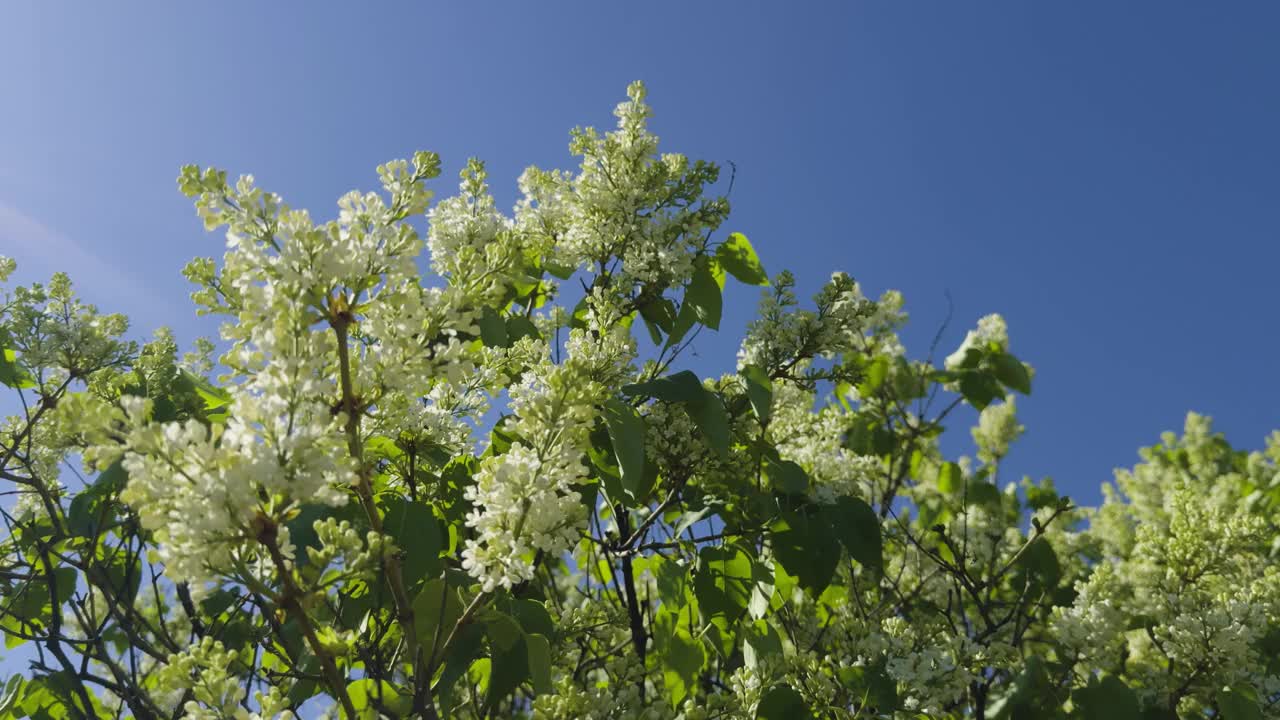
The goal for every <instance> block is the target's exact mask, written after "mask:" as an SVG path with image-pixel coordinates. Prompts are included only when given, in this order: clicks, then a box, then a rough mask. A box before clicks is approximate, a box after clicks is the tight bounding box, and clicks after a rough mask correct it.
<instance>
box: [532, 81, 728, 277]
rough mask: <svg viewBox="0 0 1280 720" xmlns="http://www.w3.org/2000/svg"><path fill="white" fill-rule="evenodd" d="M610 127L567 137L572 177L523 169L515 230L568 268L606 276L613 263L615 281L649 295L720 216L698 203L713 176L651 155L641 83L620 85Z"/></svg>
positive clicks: (679, 271) (717, 206)
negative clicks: (576, 160)
mask: <svg viewBox="0 0 1280 720" xmlns="http://www.w3.org/2000/svg"><path fill="white" fill-rule="evenodd" d="M627 96H628V98H629V99H628V100H627V101H626V102H623V103H621V104H620V105H618V108H617V110H616V111H615V112H614V114H615V115H616V116H617V117H618V127H617V130H615V131H613V132H609V133H606V134H604V135H600V134H599V133H598V132H597V131H596V130H594V129H592V128H587V129H585V130H576V131H575V132H574V134H573V140H572V142H571V144H570V150H571V151H572V152H573V153H575V154H577V155H580V156H581V157H582V164H581V170H580V172H579V174H578V175H577V176H576V177H571V176H569V175H567V174H564V173H554V172H545V171H542V170H538V169H537V168H530V169H529V170H528V171H526V172H525V174H524V175H523V176H522V177H521V179H520V187H521V189H522V190H523V191H524V198H523V199H522V200H521V201H520V203H519V205H518V206H517V208H516V227H517V229H518V230H519V231H520V232H521V234H523V235H525V236H526V237H527V238H528V239H529V241H530V242H532V243H534V244H535V245H539V246H542V247H549V248H553V250H552V257H553V260H554V261H555V262H557V263H559V264H561V265H564V266H566V267H570V268H595V269H596V270H599V271H604V270H606V266H608V265H609V263H611V262H612V261H613V260H614V259H615V258H616V259H618V260H620V261H621V264H620V265H621V266H620V267H618V268H616V269H614V268H608V269H610V270H611V271H614V276H615V279H616V280H617V282H618V284H619V285H621V286H624V287H630V286H631V285H633V284H644V285H647V286H650V287H651V288H654V289H657V290H663V289H666V288H672V287H677V286H679V285H682V284H683V283H685V282H686V281H687V280H688V279H689V278H690V277H691V276H692V275H693V271H694V265H693V260H694V256H695V255H696V254H697V253H698V252H700V251H702V250H703V249H704V247H705V244H706V238H707V236H708V234H709V233H710V232H711V231H713V230H715V229H716V228H717V227H719V226H720V223H721V222H722V221H723V220H724V218H725V216H726V215H727V214H728V210H729V206H728V202H727V201H725V200H724V199H722V198H721V199H705V198H704V197H703V196H702V192H703V187H704V186H705V185H706V184H708V183H711V182H714V181H715V179H716V177H717V170H716V169H715V168H714V167H713V166H711V165H708V164H706V163H702V162H696V163H690V162H689V160H688V159H687V158H685V156H683V155H678V154H674V153H667V154H662V155H659V154H658V152H657V150H658V138H657V136H655V135H654V134H653V133H651V132H649V130H648V120H649V117H650V116H651V115H652V112H651V110H650V109H649V106H648V105H647V104H645V102H644V98H645V89H644V85H643V84H642V83H639V82H636V83H632V84H631V85H630V86H629V87H628V88H627Z"/></svg>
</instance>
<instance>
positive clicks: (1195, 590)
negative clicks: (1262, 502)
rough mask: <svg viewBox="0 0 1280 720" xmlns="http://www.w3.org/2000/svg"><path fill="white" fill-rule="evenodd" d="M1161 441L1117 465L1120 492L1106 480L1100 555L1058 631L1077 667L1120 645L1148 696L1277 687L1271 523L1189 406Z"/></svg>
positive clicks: (1207, 698) (1277, 597) (1209, 697)
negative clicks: (1178, 426)
mask: <svg viewBox="0 0 1280 720" xmlns="http://www.w3.org/2000/svg"><path fill="white" fill-rule="evenodd" d="M1162 440H1163V443H1162V445H1160V446H1158V447H1155V448H1149V449H1146V450H1144V451H1143V453H1142V454H1143V458H1144V460H1145V462H1144V463H1141V464H1139V465H1138V466H1137V467H1135V468H1134V469H1133V470H1132V471H1118V472H1117V474H1116V479H1117V485H1118V487H1119V488H1120V490H1121V491H1122V492H1123V493H1124V495H1125V496H1126V498H1127V501H1126V500H1122V499H1121V498H1120V496H1119V493H1118V492H1117V490H1116V489H1115V488H1114V487H1110V486H1109V487H1108V492H1107V493H1106V495H1107V500H1106V503H1105V504H1104V506H1103V507H1102V508H1101V510H1100V511H1099V512H1098V514H1097V515H1096V516H1095V519H1094V523H1093V528H1092V529H1091V530H1090V532H1089V534H1090V535H1091V536H1092V537H1093V538H1094V539H1095V541H1097V542H1100V543H1101V550H1102V552H1103V554H1104V560H1103V563H1102V564H1101V565H1099V566H1098V567H1097V568H1095V569H1094V571H1093V576H1092V577H1091V578H1090V579H1089V580H1088V582H1087V583H1084V584H1083V585H1081V586H1079V587H1080V593H1079V595H1078V597H1077V598H1076V600H1075V602H1074V603H1073V605H1072V606H1071V607H1070V608H1066V609H1061V610H1059V611H1058V612H1057V613H1056V616H1055V629H1056V630H1057V631H1058V632H1059V633H1060V634H1061V636H1062V638H1063V643H1064V645H1065V646H1066V647H1067V648H1069V649H1071V650H1072V651H1074V652H1076V653H1077V654H1078V660H1079V662H1080V663H1081V665H1080V667H1082V668H1089V667H1096V666H1097V662H1098V661H1099V660H1100V659H1101V657H1100V656H1103V655H1105V656H1108V657H1111V658H1113V659H1114V658H1116V657H1119V656H1120V655H1121V652H1123V655H1124V657H1126V663H1125V668H1126V672H1127V673H1128V674H1129V675H1130V676H1131V677H1132V678H1133V679H1134V681H1135V684H1136V685H1137V687H1140V688H1142V696H1143V697H1144V698H1146V699H1147V701H1149V702H1153V703H1160V704H1167V703H1168V702H1170V698H1171V697H1172V698H1174V699H1177V698H1181V699H1182V700H1181V702H1182V703H1187V704H1188V705H1187V708H1191V707H1193V706H1194V707H1201V706H1204V705H1207V704H1211V703H1212V702H1213V701H1214V697H1215V693H1216V692H1217V691H1218V690H1219V689H1220V688H1222V687H1224V686H1235V685H1241V684H1243V685H1246V686H1252V687H1254V688H1255V690H1257V691H1265V690H1266V688H1269V687H1280V677H1276V676H1272V675H1268V674H1266V671H1265V668H1266V667H1267V663H1266V662H1265V661H1264V660H1265V658H1264V655H1263V653H1264V650H1263V647H1262V645H1261V643H1262V640H1263V633H1265V632H1266V630H1267V628H1268V627H1273V626H1274V624H1275V623H1276V622H1277V619H1280V571H1277V569H1276V568H1275V567H1274V563H1273V561H1272V552H1273V551H1272V548H1271V542H1270V535H1271V533H1270V531H1269V525H1268V521H1267V520H1266V519H1264V518H1262V517H1259V516H1258V515H1256V514H1255V513H1254V512H1251V511H1250V509H1249V507H1248V506H1247V504H1246V502H1245V501H1244V497H1245V496H1244V494H1243V493H1242V492H1241V487H1248V485H1245V483H1246V482H1247V481H1246V479H1245V477H1244V476H1243V475H1241V474H1240V473H1239V472H1238V470H1237V468H1238V467H1239V466H1238V465H1236V463H1235V462H1234V459H1233V457H1232V454H1231V450H1230V449H1229V447H1227V446H1226V445H1225V443H1223V442H1221V440H1220V438H1219V437H1218V436H1216V435H1214V434H1213V433H1212V432H1211V431H1210V427H1209V422H1208V420H1207V418H1204V417H1202V416H1198V415H1195V414H1191V415H1189V416H1188V418H1187V423H1186V428H1185V432H1184V434H1183V436H1182V437H1177V436H1175V435H1174V434H1172V433H1167V434H1165V436H1164V437H1163V438H1162ZM1246 469H1247V470H1251V471H1260V472H1262V473H1263V474H1264V476H1266V475H1270V474H1271V473H1273V470H1272V468H1271V466H1270V465H1268V464H1266V463H1257V464H1252V465H1247V466H1246ZM1267 479H1269V478H1267ZM1180 707H1181V705H1180ZM1187 708H1184V709H1187Z"/></svg>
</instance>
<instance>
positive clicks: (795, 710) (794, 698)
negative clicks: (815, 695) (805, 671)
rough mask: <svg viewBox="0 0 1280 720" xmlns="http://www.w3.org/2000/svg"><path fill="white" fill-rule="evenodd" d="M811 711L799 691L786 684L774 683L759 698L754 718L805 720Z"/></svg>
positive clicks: (757, 719) (760, 719)
mask: <svg viewBox="0 0 1280 720" xmlns="http://www.w3.org/2000/svg"><path fill="white" fill-rule="evenodd" d="M812 717H813V713H812V712H811V711H810V710H809V705H808V704H807V703H806V702H805V701H804V698H803V697H801V696H800V693H798V692H796V691H795V690H793V689H791V688H789V687H787V686H786V685H775V686H774V687H772V688H770V689H769V690H768V692H766V693H765V694H764V695H763V696H762V697H761V698H760V704H759V705H757V706H756V720H805V719H806V718H812Z"/></svg>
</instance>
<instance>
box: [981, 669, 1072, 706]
mask: <svg viewBox="0 0 1280 720" xmlns="http://www.w3.org/2000/svg"><path fill="white" fill-rule="evenodd" d="M1061 704H1062V703H1061V702H1060V701H1058V700H1057V699H1056V698H1055V697H1054V688H1053V683H1052V680H1050V678H1049V674H1048V672H1047V671H1046V670H1045V665H1044V660H1042V659H1041V658H1040V657H1039V656H1037V655H1031V656H1028V657H1027V659H1026V660H1025V662H1024V665H1023V669H1022V672H1020V673H1018V675H1017V676H1016V677H1014V679H1013V683H1012V684H1011V686H1010V689H1009V692H1008V693H1006V694H1005V695H1004V696H1003V697H1000V698H998V699H996V700H994V701H993V702H992V703H991V704H990V705H989V706H988V708H987V709H988V711H989V714H990V716H991V718H992V720H1030V719H1031V718H1039V717H1052V716H1053V714H1052V712H1051V711H1050V707H1052V706H1053V705H1061Z"/></svg>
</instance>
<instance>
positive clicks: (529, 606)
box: [510, 598, 556, 638]
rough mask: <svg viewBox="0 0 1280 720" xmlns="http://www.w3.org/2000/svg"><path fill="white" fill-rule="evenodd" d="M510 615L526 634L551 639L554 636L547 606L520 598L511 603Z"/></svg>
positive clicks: (553, 625)
mask: <svg viewBox="0 0 1280 720" xmlns="http://www.w3.org/2000/svg"><path fill="white" fill-rule="evenodd" d="M510 609H511V615H512V616H513V617H514V618H515V619H516V620H518V621H519V622H520V627H522V628H524V631H525V633H527V634H530V635H532V634H535V633H536V634H539V635H542V636H544V637H548V638H550V637H552V636H554V635H555V633H556V631H555V624H554V623H553V622H552V621H551V614H550V613H548V612H547V606H546V605H543V604H542V603H541V602H538V601H537V600H532V599H529V598H521V599H519V600H513V601H512V602H511V608H510Z"/></svg>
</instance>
